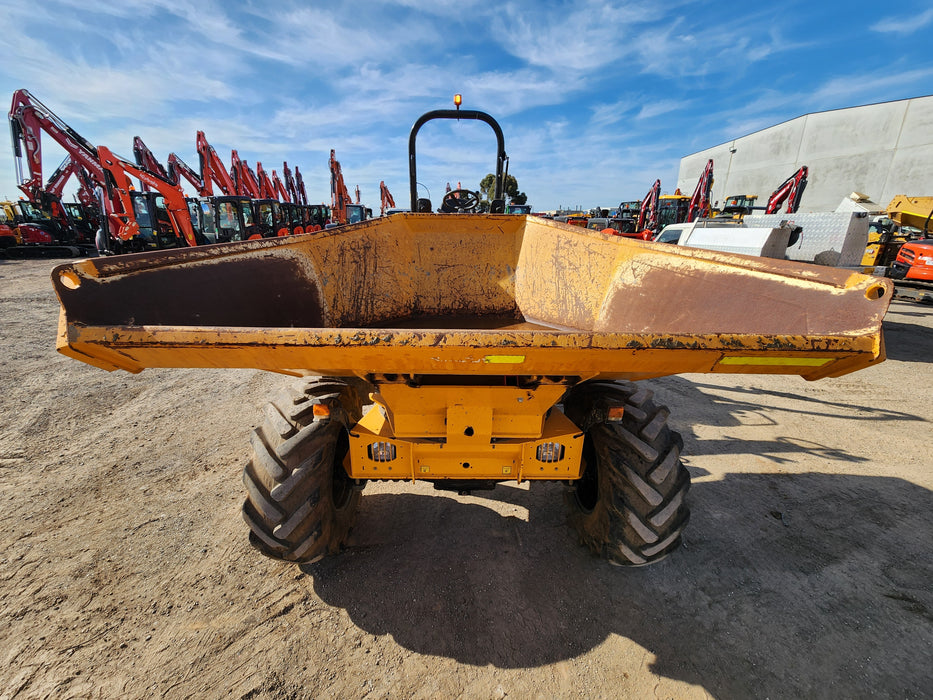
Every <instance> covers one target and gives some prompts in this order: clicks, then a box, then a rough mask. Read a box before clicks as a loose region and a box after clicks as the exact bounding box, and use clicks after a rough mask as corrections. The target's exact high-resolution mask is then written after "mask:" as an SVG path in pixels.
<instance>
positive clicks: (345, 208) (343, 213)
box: [330, 149, 367, 225]
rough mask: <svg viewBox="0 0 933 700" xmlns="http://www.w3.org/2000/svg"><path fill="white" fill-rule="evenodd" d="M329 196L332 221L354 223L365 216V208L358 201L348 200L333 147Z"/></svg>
mask: <svg viewBox="0 0 933 700" xmlns="http://www.w3.org/2000/svg"><path fill="white" fill-rule="evenodd" d="M330 196H331V222H332V223H334V224H338V225H340V224H355V223H357V222H359V221H363V220H365V219H366V218H367V217H366V208H365V207H364V206H363V205H362V204H360V203H359V202H357V203H353V202H351V200H350V192H349V191H348V190H347V186H346V184H345V183H344V181H343V172H342V171H341V169H340V162H339V161H338V160H337V158H336V157H335V153H334V150H333V149H331V151H330Z"/></svg>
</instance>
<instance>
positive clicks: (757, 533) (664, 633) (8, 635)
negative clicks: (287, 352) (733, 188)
mask: <svg viewBox="0 0 933 700" xmlns="http://www.w3.org/2000/svg"><path fill="white" fill-rule="evenodd" d="M54 264H55V261H48V260H31V261H30V260H27V261H0V319H2V323H0V343H2V347H3V350H4V352H3V355H2V357H0V386H2V393H0V410H2V416H3V421H2V424H0V524H2V533H0V542H2V545H0V603H2V605H0V662H2V663H0V698H12V697H25V698H44V697H54V698H69V697H93V698H97V697H102V698H112V697H140V698H142V697H147V698H148V697H170V698H175V697H190V696H195V697H224V698H227V697H233V698H304V697H354V698H356V697H387V696H391V697H416V698H427V697H456V696H463V697H471V698H472V697H477V698H502V697H506V696H511V697H518V698H526V697H544V698H549V697H581V698H597V697H607V698H608V697H623V696H632V697H658V698H661V697H665V698H670V697H676V698H692V697H716V698H746V697H759V698H765V697H767V698H772V699H774V698H800V697H808V698H819V697H828V698H855V697H892V698H913V697H917V698H919V697H930V692H931V688H933V556H931V543H933V498H931V488H933V470H931V466H933V457H931V450H930V444H929V438H930V434H931V431H930V422H931V421H933V389H931V387H933V364H931V362H933V307H930V306H921V305H915V304H911V303H907V302H900V301H895V302H894V303H893V304H892V306H891V311H890V313H889V314H888V317H887V319H886V321H885V330H886V342H887V347H888V361H887V362H885V363H883V364H881V365H879V366H877V367H873V368H870V369H868V370H864V371H862V372H858V373H855V374H852V375H848V376H846V377H841V378H839V379H829V380H823V381H819V382H814V383H808V382H805V381H803V380H802V379H799V378H791V377H779V376H728V375H685V376H678V377H670V378H666V379H664V380H659V381H654V382H651V386H652V388H653V389H654V390H655V392H656V396H657V399H658V400H659V401H660V402H662V403H666V404H668V405H669V406H670V407H671V410H672V418H671V424H672V426H673V427H674V428H675V429H677V430H679V431H680V432H681V433H682V434H683V437H684V441H685V450H684V452H685V463H686V464H687V466H688V468H689V470H690V471H691V473H692V475H693V482H694V485H693V488H692V490H691V492H690V497H691V506H692V510H693V517H692V519H691V523H690V525H689V527H688V530H687V534H686V537H685V542H684V545H685V546H684V547H683V548H681V549H680V550H678V551H677V552H675V553H674V554H673V555H672V556H670V557H668V558H667V559H665V560H664V561H662V562H660V563H658V564H656V565H654V566H651V567H646V568H641V569H618V568H614V567H611V566H608V565H606V564H605V563H604V562H602V561H599V560H596V559H594V558H592V557H591V556H590V555H589V554H588V552H587V551H586V550H585V549H583V548H582V547H580V546H579V545H578V544H577V542H576V539H575V537H574V536H573V535H572V533H571V532H570V531H569V530H568V529H567V527H566V525H565V522H564V520H565V516H564V510H563V504H562V497H561V488H560V487H559V486H557V485H550V484H543V485H533V486H532V487H531V488H530V489H529V488H528V487H527V486H524V485H523V486H521V487H519V486H516V485H515V484H511V485H505V486H500V487H499V488H497V489H496V490H495V491H492V492H488V493H486V494H485V495H476V496H457V495H454V494H449V493H442V492H435V491H433V490H432V489H431V488H430V487H429V486H423V485H411V484H386V483H382V484H373V485H370V486H369V487H367V488H366V490H365V492H364V494H363V500H362V505H361V508H360V514H359V518H358V520H357V525H356V528H355V529H354V532H353V534H352V536H351V541H350V543H349V546H348V547H347V549H346V550H345V551H344V552H343V553H341V554H339V555H337V556H333V557H329V558H326V559H324V560H323V561H321V562H320V563H317V564H314V565H309V566H302V567H298V566H293V565H285V564H281V563H278V562H275V561H272V560H270V559H266V558H264V557H262V556H260V555H259V554H258V553H256V552H255V551H254V550H253V549H252V548H251V547H250V546H249V545H248V543H247V540H246V526H245V524H244V523H243V521H242V519H241V516H240V512H239V511H240V505H241V503H242V498H243V493H242V492H243V486H242V483H241V480H240V472H241V469H242V467H243V464H244V462H245V460H246V459H247V457H248V454H249V440H248V435H249V430H250V428H251V427H252V426H253V425H254V424H256V423H258V422H259V421H260V420H261V409H262V406H263V404H264V403H265V401H266V400H267V398H268V397H269V396H271V395H272V394H273V393H274V392H275V391H276V389H277V388H279V387H280V386H281V385H282V384H283V383H284V382H287V381H289V380H288V379H286V378H283V377H279V376H277V375H272V374H266V373H261V372H257V371H245V370H210V371H205V370H147V371H145V372H143V373H141V374H140V375H135V376H134V375H129V374H125V373H113V374H108V373H106V372H103V371H101V370H97V369H94V368H92V367H89V366H86V365H84V364H81V363H78V362H75V361H72V360H69V359H67V358H65V357H63V356H61V355H58V354H57V353H56V352H55V350H54V339H55V334H56V327H57V320H58V304H57V301H56V299H55V296H54V294H53V292H52V286H51V283H50V281H49V273H50V271H51V268H52V267H53V265H54Z"/></svg>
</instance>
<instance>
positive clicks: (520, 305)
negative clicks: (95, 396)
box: [53, 214, 892, 378]
mask: <svg viewBox="0 0 933 700" xmlns="http://www.w3.org/2000/svg"><path fill="white" fill-rule="evenodd" d="M53 282H54V284H55V286H56V290H57V293H58V295H59V299H60V300H61V303H62V307H63V321H62V328H61V333H60V339H59V349H60V350H62V351H63V352H66V353H68V354H72V355H73V356H75V357H78V358H79V359H83V360H85V361H89V362H91V363H92V364H97V365H98V366H103V367H106V368H108V369H113V368H117V367H120V368H123V369H128V370H130V371H138V370H139V369H142V368H144V367H155V366H238V367H239V366H248V367H259V368H263V369H272V370H276V371H288V372H299V371H315V372H326V373H336V372H337V371H338V370H340V371H346V372H350V373H352V374H365V373H372V372H384V371H405V370H404V368H406V367H408V368H409V370H412V369H413V370H415V371H421V372H429V373H430V372H437V373H473V372H478V373H487V374H488V373H496V372H506V373H521V374H533V373H536V374H556V373H561V372H563V371H565V370H567V369H568V368H570V367H571V366H578V367H579V370H578V372H579V374H580V376H596V375H606V376H612V377H628V378H640V377H645V376H660V375H663V374H673V373H679V372H686V371H739V372H752V371H756V372H769V373H770V372H778V371H781V372H791V373H798V374H802V375H804V376H807V377H808V378H817V377H818V376H831V375H834V374H839V373H844V372H845V371H852V370H853V369H858V368H859V367H862V366H866V365H867V364H870V363H872V362H876V361H879V360H880V359H883V347H882V342H881V321H882V319H883V317H884V313H885V311H886V309H887V306H888V304H889V303H890V299H891V292H892V289H891V285H890V282H889V281H887V280H883V279H878V278H873V277H868V276H865V275H861V274H858V273H854V272H851V271H848V270H843V269H834V268H827V267H820V266H815V265H806V264H801V263H796V262H790V261H783V260H772V259H764V258H754V257H749V256H741V255H730V254H725V253H717V252H713V251H704V250H696V249H689V248H683V247H678V246H673V245H667V244H657V243H645V242H641V241H634V240H629V239H623V238H619V237H616V236H609V235H604V234H601V233H599V232H595V231H587V230H585V229H581V228H578V227H573V226H567V225H565V224H561V223H558V222H554V221H550V220H545V219H540V218H536V217H531V216H514V215H470V214H465V215H459V214H448V215H437V214H397V215H393V216H391V217H385V218H381V219H376V220H371V221H368V222H364V223H361V224H357V225H354V226H347V227H341V228H338V229H333V230H330V231H325V232H321V233H316V234H307V235H303V236H294V237H288V238H280V239H266V240H259V241H246V242H242V243H231V244H218V245H211V246H202V247H197V248H185V249H178V250H169V251H160V252H156V253H146V254H138V255H127V256H118V257H113V258H93V259H89V260H85V261H79V262H75V263H72V264H67V265H63V266H60V267H58V268H56V269H55V271H54V272H53ZM513 351H514V352H513ZM664 351H667V352H666V353H665V352H664ZM509 353H511V355H510V354H509ZM497 355H501V356H502V357H510V356H511V357H514V358H519V357H522V358H523V359H522V360H521V361H519V360H518V359H515V360H514V361H508V360H505V361H503V362H489V361H488V360H487V359H485V358H488V357H490V356H497ZM730 356H731V357H740V358H741V357H746V358H748V357H752V358H754V357H760V358H762V359H761V361H760V362H757V363H747V364H742V363H741V362H734V361H733V363H732V364H731V365H730V363H729V362H730V361H729V360H728V359H726V358H728V357H730ZM768 356H770V357H771V360H767V357H768ZM787 357H797V358H798V359H800V360H807V358H808V357H809V364H807V363H806V362H804V364H800V365H794V364H788V363H787V361H786V358H787ZM781 358H785V359H781ZM724 359H725V360H726V362H725V363H723V362H722V360H724ZM412 363H414V364H416V365H417V367H414V368H412V367H411V365H412ZM782 363H783V364H782ZM490 365H497V366H496V367H490Z"/></svg>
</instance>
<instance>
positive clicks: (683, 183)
mask: <svg viewBox="0 0 933 700" xmlns="http://www.w3.org/2000/svg"><path fill="white" fill-rule="evenodd" d="M710 158H712V159H713V168H714V178H715V182H714V183H713V194H712V197H711V200H712V201H713V202H717V201H718V202H721V201H723V200H724V199H725V198H726V197H727V196H730V195H733V194H757V195H758V204H759V205H762V206H763V205H764V204H765V203H766V202H767V200H768V197H769V196H770V194H771V193H772V192H773V191H774V190H775V189H777V188H778V186H779V185H780V184H781V183H782V182H783V181H784V180H785V179H786V178H787V177H789V176H790V175H792V174H793V173H795V172H796V171H797V170H798V169H799V168H800V167H801V166H803V165H806V166H807V167H808V168H809V170H810V175H809V183H808V184H807V188H806V190H805V192H804V195H803V198H802V200H801V202H800V211H801V212H813V211H832V210H834V209H835V208H836V207H837V206H838V205H839V203H840V202H841V201H842V200H843V198H845V197H846V196H848V195H849V194H850V193H851V192H862V193H865V194H867V195H868V196H869V197H871V199H872V200H874V201H875V202H878V203H879V204H881V205H882V206H884V205H886V204H887V203H888V202H889V201H890V200H891V198H892V197H894V195H897V194H907V195H933V96H929V95H928V96H926V97H915V98H912V99H908V100H897V101H894V102H881V103H878V104H870V105H863V106H861V107H850V108H847V109H836V110H831V111H828V112H814V113H812V114H805V115H803V116H802V117H797V118H796V119H791V120H790V121H786V122H783V123H781V124H777V125H775V126H772V127H769V128H767V129H762V130H761V131H756V132H755V133H752V134H749V135H747V136H742V137H740V138H737V139H735V140H733V141H728V142H726V143H723V144H720V145H718V146H714V147H712V148H708V149H706V150H704V151H700V152H698V153H693V154H691V155H689V156H686V157H684V158H682V159H681V161H680V172H679V174H678V178H677V186H678V187H679V188H680V190H681V191H682V192H684V193H685V194H690V193H692V192H693V190H694V188H695V187H696V183H697V179H698V178H699V177H700V174H701V173H702V172H703V168H704V167H705V166H706V162H707V160H709V159H710Z"/></svg>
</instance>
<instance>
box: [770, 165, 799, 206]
mask: <svg viewBox="0 0 933 700" xmlns="http://www.w3.org/2000/svg"><path fill="white" fill-rule="evenodd" d="M809 174H810V171H809V170H808V169H807V166H806V165H804V166H802V167H801V168H800V169H799V170H798V171H797V172H796V173H794V174H793V175H791V176H790V177H789V178H787V179H786V180H784V182H782V183H781V185H780V187H778V188H777V189H776V190H774V192H772V193H771V196H770V197H769V198H768V205H767V206H766V207H765V214H775V213H777V211H778V209H780V207H781V204H783V203H784V202H785V201H787V213H788V214H795V213H796V212H797V209H798V208H799V207H800V198H801V197H802V196H803V191H804V189H806V186H807V176H808V175H809Z"/></svg>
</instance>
